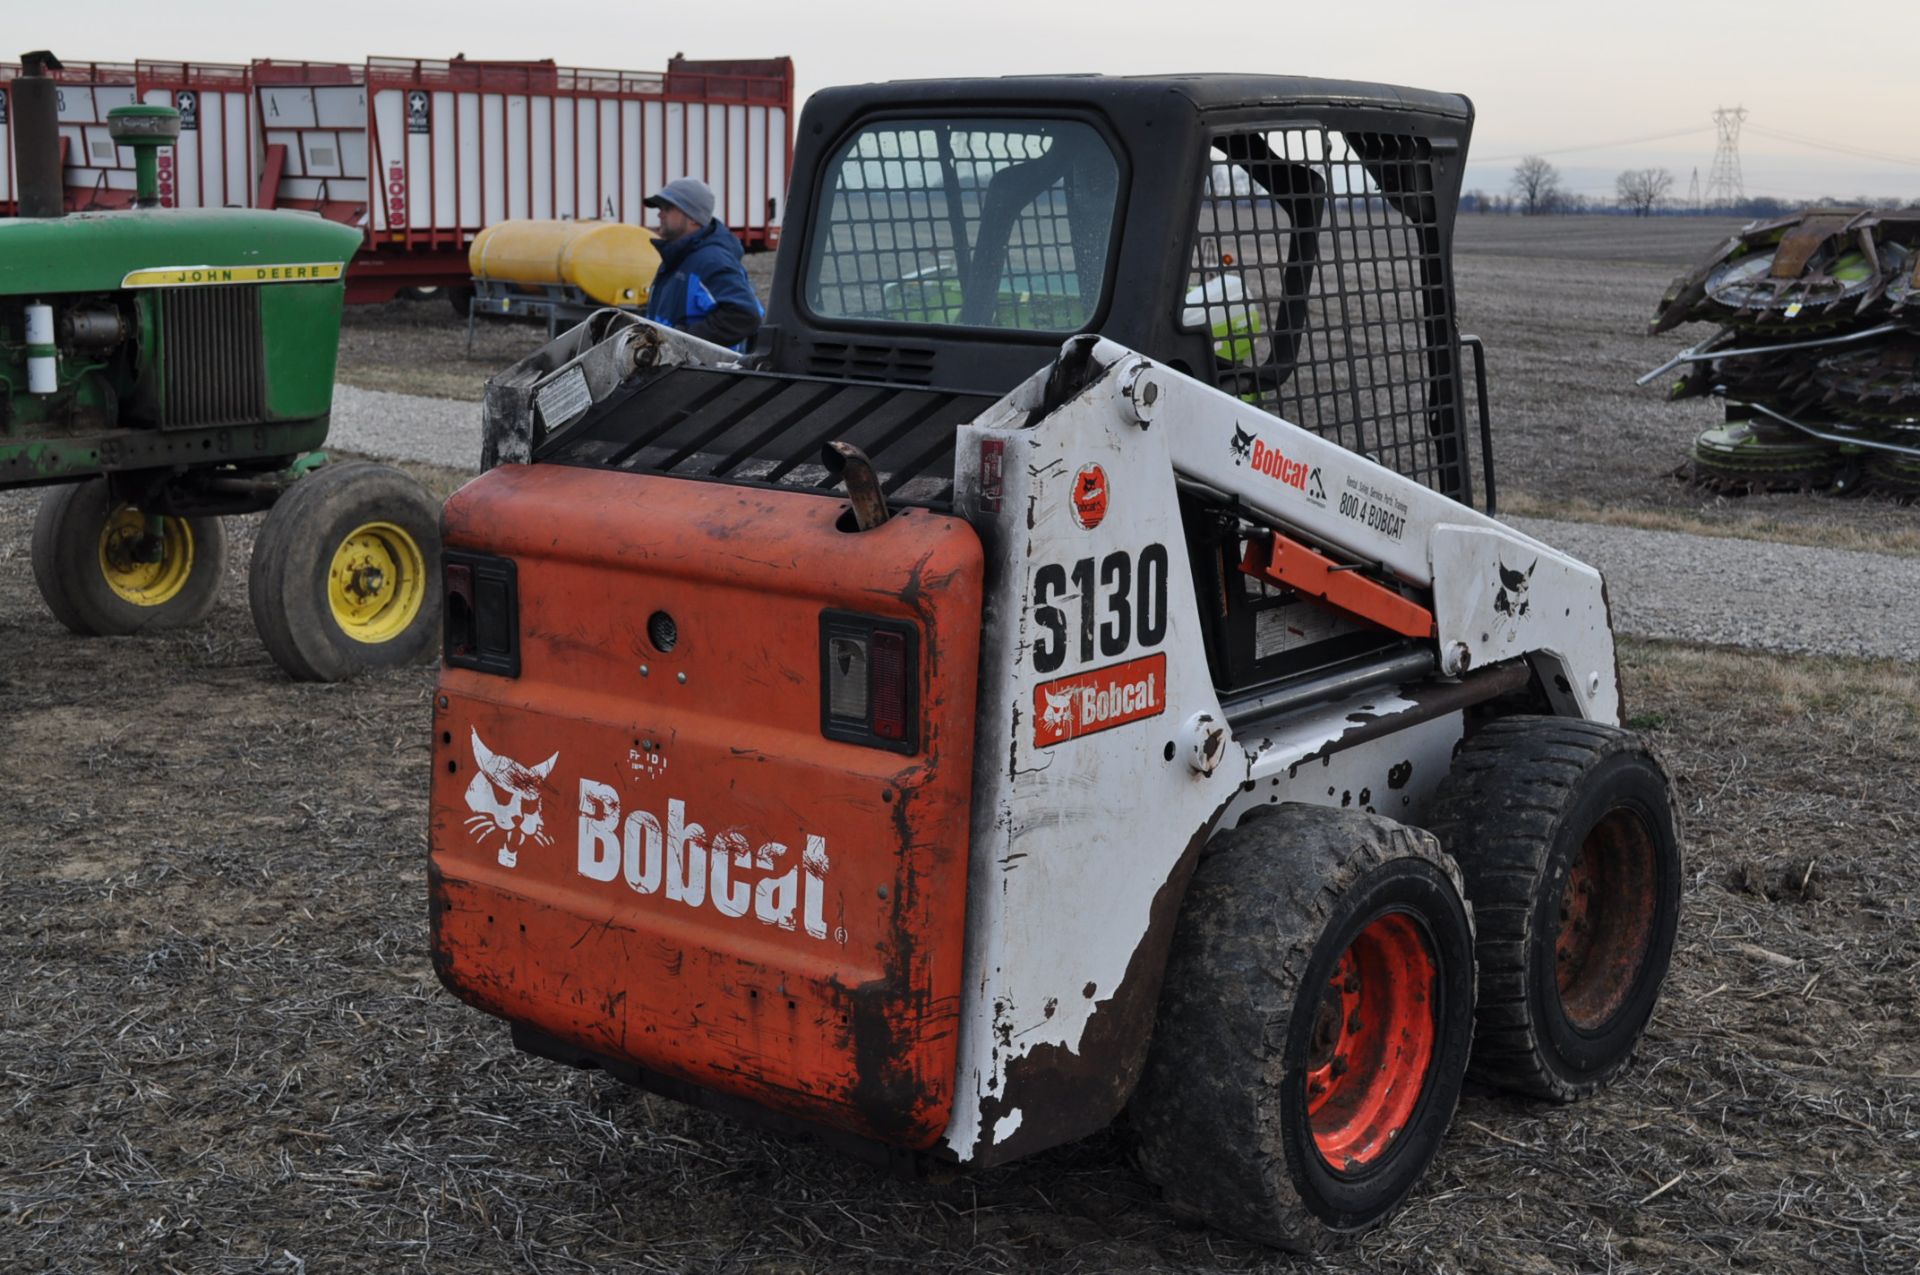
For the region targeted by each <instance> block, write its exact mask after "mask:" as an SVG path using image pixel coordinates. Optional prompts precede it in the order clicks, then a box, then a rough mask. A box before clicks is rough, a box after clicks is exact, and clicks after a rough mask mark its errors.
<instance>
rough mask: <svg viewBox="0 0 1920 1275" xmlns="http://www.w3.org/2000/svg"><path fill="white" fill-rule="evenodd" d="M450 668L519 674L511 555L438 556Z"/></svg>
mask: <svg viewBox="0 0 1920 1275" xmlns="http://www.w3.org/2000/svg"><path fill="white" fill-rule="evenodd" d="M440 576H441V579H442V580H443V581H444V582H445V585H444V587H445V589H446V608H445V610H444V612H443V615H444V617H445V620H444V625H445V646H444V648H443V655H444V657H445V660H446V663H447V666H448V667H449V668H470V669H474V670H477V671H478V672H481V673H497V674H499V675H500V676H502V677H519V676H520V588H519V574H518V571H517V569H516V568H515V566H514V561H513V559H512V558H501V557H497V556H495V555H493V554H489V553H469V552H467V551H466V550H464V549H449V550H447V551H446V553H445V554H444V555H443V557H442V562H441V570H440Z"/></svg>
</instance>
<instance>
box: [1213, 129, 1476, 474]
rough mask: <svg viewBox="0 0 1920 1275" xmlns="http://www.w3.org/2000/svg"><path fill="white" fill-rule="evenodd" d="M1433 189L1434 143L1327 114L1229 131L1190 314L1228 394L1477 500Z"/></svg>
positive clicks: (1220, 141) (1216, 164)
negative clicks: (1327, 120) (1358, 128)
mask: <svg viewBox="0 0 1920 1275" xmlns="http://www.w3.org/2000/svg"><path fill="white" fill-rule="evenodd" d="M1433 192H1434V172H1433V157H1432V152H1431V147H1430V145H1429V143H1428V141H1427V139H1426V138H1422V137H1413V136H1408V135H1402V134H1392V133H1340V132H1335V131H1331V130H1329V129H1325V128H1321V127H1318V126H1315V125H1299V126H1291V127H1286V128H1271V129H1261V130H1257V131H1248V132H1235V133H1226V134H1221V135H1219V136H1217V137H1216V138H1215V139H1214V145H1213V151H1212V154H1211V157H1210V162H1209V167H1208V171H1207V172H1206V173H1205V174H1204V176H1203V184H1202V191H1201V198H1200V213H1199V221H1198V225H1197V227H1196V233H1195V235H1194V241H1193V249H1192V253H1191V255H1190V258H1189V266H1188V275H1187V280H1186V282H1187V290H1186V293H1185V295H1184V296H1183V298H1182V301H1181V314H1180V316H1179V319H1180V325H1181V327H1182V328H1183V329H1185V330H1188V331H1203V332H1206V333H1207V334H1208V335H1209V336H1211V337H1212V344H1213V354H1214V359H1213V380H1214V383H1215V384H1216V385H1218V386H1219V387H1220V388H1221V389H1223V390H1226V391H1227V392H1228V393H1231V394H1235V395H1238V396H1239V397H1240V398H1242V399H1245V400H1246V401H1247V402H1248V403H1251V404H1253V405H1255V406H1257V407H1259V408H1261V409H1262V410H1264V411H1268V412H1271V413H1273V414H1274V415H1276V416H1279V417H1282V418H1283V419H1285V420H1288V421H1291V422H1293V423H1294V424H1296V425H1299V426H1302V427H1303V428H1306V429H1310V430H1313V431H1314V432H1315V433H1317V434H1320V435H1321V436H1322V437H1325V438H1328V439H1331V440H1333V441H1334V442H1337V443H1339V444H1340V445H1341V446H1343V447H1346V448H1347V449H1349V450H1351V451H1354V452H1358V453H1360V454H1361V455H1363V456H1366V457H1368V458H1369V459H1371V460H1374V461H1377V462H1379V463H1380V464H1382V465H1385V466H1386V467H1387V468H1389V469H1392V470H1394V471H1395V472H1397V473H1399V474H1402V475H1404V476H1406V477H1408V478H1412V479H1414V480H1416V481H1418V482H1420V483H1423V484H1425V485H1426V486H1428V487H1431V488H1433V489H1434V490H1436V491H1440V492H1443V493H1445V494H1446V495H1449V496H1452V497H1454V498H1455V499H1461V500H1464V499H1467V498H1468V496H1469V494H1470V493H1469V490H1468V486H1469V476H1468V472H1467V462H1466V459H1465V451H1464V449H1463V448H1462V446H1461V442H1462V440H1461V436H1460V431H1461V426H1462V413H1461V412H1460V399H1459V394H1460V387H1459V384H1458V378H1459V367H1458V354H1457V346H1456V344H1455V336H1454V320H1453V289H1452V284H1451V281H1450V279H1449V278H1448V275H1447V266H1446V259H1445V249H1444V244H1443V241H1442V234H1441V227H1440V221H1439V211H1438V207H1437V203H1436V200H1435V197H1434V193H1433Z"/></svg>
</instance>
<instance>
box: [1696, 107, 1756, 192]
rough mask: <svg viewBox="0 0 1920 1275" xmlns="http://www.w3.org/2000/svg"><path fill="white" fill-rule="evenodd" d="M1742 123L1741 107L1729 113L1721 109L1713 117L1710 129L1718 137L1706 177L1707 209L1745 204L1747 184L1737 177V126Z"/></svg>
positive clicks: (1744, 114) (1738, 173) (1740, 177)
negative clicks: (1722, 205) (1718, 140)
mask: <svg viewBox="0 0 1920 1275" xmlns="http://www.w3.org/2000/svg"><path fill="white" fill-rule="evenodd" d="M1746 119H1747V108H1746V107H1744V106H1736V107H1734V108H1733V109H1732V110H1728V109H1727V108H1726V107H1724V106H1723V107H1721V108H1720V109H1719V110H1717V111H1715V112H1714V113H1713V127H1714V131H1716V132H1717V133H1719V134H1720V144H1719V145H1718V146H1717V147H1715V148H1714V152H1713V168H1712V169H1711V170H1709V171H1708V173H1707V195H1706V201H1707V204H1708V205H1709V206H1712V205H1716V204H1740V203H1745V202H1746V199H1747V182H1746V178H1744V177H1742V176H1741V175H1740V126H1741V125H1742V124H1744V123H1745V122H1746Z"/></svg>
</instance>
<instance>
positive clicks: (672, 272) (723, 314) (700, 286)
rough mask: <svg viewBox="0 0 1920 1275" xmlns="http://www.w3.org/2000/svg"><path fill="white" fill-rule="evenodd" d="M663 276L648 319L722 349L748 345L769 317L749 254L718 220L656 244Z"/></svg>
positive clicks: (651, 299) (656, 283) (650, 300)
mask: <svg viewBox="0 0 1920 1275" xmlns="http://www.w3.org/2000/svg"><path fill="white" fill-rule="evenodd" d="M653 242H654V246H655V247H656V248H658V249H659V250H660V272H659V273H658V274H656V275H654V277H653V290H652V291H651V292H650V293H649V294H648V296H647V317H648V318H649V319H652V320H653V321H654V322H655V323H664V324H666V325H667V326H668V327H670V328H678V329H679V330H680V331H682V332H687V333H691V334H692V335H694V336H697V337H700V338H701V339H702V340H707V341H713V342H715V343H717V344H720V345H736V344H739V343H742V342H744V341H745V340H746V339H747V338H748V337H750V336H752V335H753V333H754V332H755V331H756V330H757V329H758V328H759V326H760V320H761V318H763V317H764V316H765V314H766V311H765V310H763V309H762V308H761V306H760V298H759V297H758V296H756V295H755V294H754V291H753V284H752V283H751V282H750V281H749V280H748V279H747V271H746V267H745V266H743V265H741V264H740V262H741V258H743V257H744V256H745V255H746V254H745V252H744V251H743V250H742V249H741V247H740V241H739V240H738V239H735V238H734V237H733V232H732V231H730V230H728V229H727V228H726V226H725V225H723V224H722V223H721V221H720V219H719V218H718V217H716V218H714V219H713V220H712V221H710V222H708V223H707V228H706V229H705V230H702V231H700V232H699V233H698V234H692V235H682V236H681V237H680V238H678V239H656V240H654V241H653Z"/></svg>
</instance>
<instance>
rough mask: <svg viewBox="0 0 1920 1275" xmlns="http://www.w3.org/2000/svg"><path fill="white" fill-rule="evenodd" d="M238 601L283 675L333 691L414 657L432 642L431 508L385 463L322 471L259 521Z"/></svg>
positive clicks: (435, 521) (435, 523) (435, 602)
mask: <svg viewBox="0 0 1920 1275" xmlns="http://www.w3.org/2000/svg"><path fill="white" fill-rule="evenodd" d="M247 600H248V602H249V603H250V604H251V606H252V608H253V623H254V627H255V628H256V629H258V630H259V633H260V640H261V641H262V642H264V643H265V644H266V647H267V652H268V654H270V655H272V656H273V659H274V662H275V663H276V664H278V665H279V666H280V667H281V668H282V669H284V670H286V672H287V675H288V676H290V677H292V678H295V679H296V680H299V681H306V682H337V681H339V680H341V679H342V678H347V677H352V676H353V675H354V674H356V673H360V672H363V671H365V670H367V669H376V668H394V667H397V666H399V665H402V664H412V663H415V662H416V661H419V660H422V659H426V658H428V657H430V656H431V655H433V654H434V653H435V652H436V651H437V650H438V649H439V640H440V506H439V505H438V503H436V502H435V501H434V499H433V498H432V497H431V496H429V495H428V494H427V492H426V489H425V488H423V487H421V486H420V484H419V483H417V482H415V481H414V480H413V479H412V478H409V477H408V476H407V475H406V474H403V473H401V472H400V471H399V470H397V469H394V468H392V467H391V466H388V465H375V464H371V463H368V462H364V461H348V462H336V463H333V464H329V465H325V466H323V467H321V468H320V469H318V470H315V471H314V472H313V473H311V474H309V475H307V476H306V477H305V478H302V479H301V480H300V481H299V482H297V483H295V484H294V485H293V488H292V490H290V491H288V492H287V494H286V495H284V496H282V497H281V498H280V500H279V502H278V503H277V504H275V505H274V507H273V509H272V511H271V512H269V513H268V514H267V520H266V522H265V524H264V525H263V526H262V527H261V528H260V535H259V537H258V538H257V539H256V540H255V541H254V543H253V563H252V567H251V570H250V573H249V575H248V579H247Z"/></svg>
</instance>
